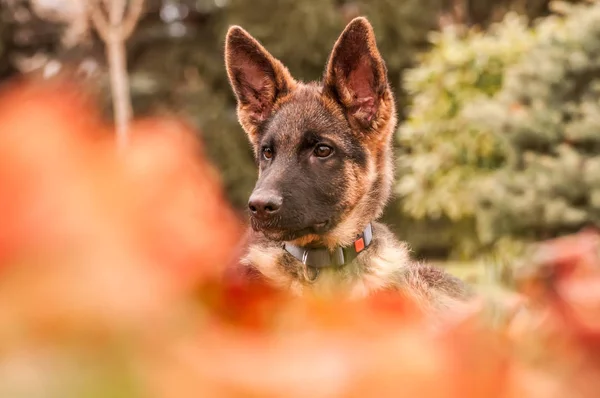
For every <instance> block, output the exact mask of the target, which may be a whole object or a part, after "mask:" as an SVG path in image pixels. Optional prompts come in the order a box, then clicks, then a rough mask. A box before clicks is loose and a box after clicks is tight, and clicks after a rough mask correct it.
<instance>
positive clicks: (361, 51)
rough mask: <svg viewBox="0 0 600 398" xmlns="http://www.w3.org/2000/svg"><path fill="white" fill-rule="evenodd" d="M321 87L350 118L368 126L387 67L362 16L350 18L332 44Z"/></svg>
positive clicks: (385, 82) (385, 86)
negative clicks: (323, 87) (323, 84)
mask: <svg viewBox="0 0 600 398" xmlns="http://www.w3.org/2000/svg"><path fill="white" fill-rule="evenodd" d="M324 83H325V89H326V90H327V91H328V92H329V93H331V94H332V95H333V96H334V98H335V99H336V100H337V101H338V102H339V103H340V104H341V105H342V106H343V107H344V109H345V110H346V112H347V114H348V115H349V116H350V118H351V120H354V121H355V122H357V123H358V125H359V126H360V127H362V128H365V129H368V128H370V127H371V126H372V125H373V123H374V122H375V119H376V118H377V116H378V111H379V107H380V105H381V100H382V97H383V96H384V95H385V93H386V90H388V88H389V86H388V80H387V68H386V66H385V62H384V61H383V58H382V57H381V54H380V53H379V50H378V49H377V44H376V42H375V34H374V33H373V28H372V27H371V24H370V23H369V21H367V19H366V18H363V17H359V18H355V19H353V20H352V21H351V22H350V23H349V24H348V26H346V29H344V31H343V32H342V34H341V35H340V37H339V39H338V40H337V42H336V43H335V46H334V47H333V51H332V52H331V56H330V57H329V61H328V63H327V69H326V71H325V79H324Z"/></svg>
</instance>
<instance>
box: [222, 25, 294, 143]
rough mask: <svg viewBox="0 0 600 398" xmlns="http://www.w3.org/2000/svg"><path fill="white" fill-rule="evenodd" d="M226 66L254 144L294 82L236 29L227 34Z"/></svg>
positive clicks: (243, 121)
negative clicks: (261, 127)
mask: <svg viewBox="0 0 600 398" xmlns="http://www.w3.org/2000/svg"><path fill="white" fill-rule="evenodd" d="M225 66H226V69H227V75H228V77H229V81H230V83H231V87H232V88H233V91H234V93H235V96H236V98H237V102H238V116H239V119H240V122H241V124H242V126H243V127H244V129H245V130H246V132H247V133H248V135H249V137H250V140H251V141H252V142H253V143H254V144H256V140H257V138H258V137H257V136H256V135H257V133H256V131H257V130H258V127H259V126H260V125H261V124H262V123H263V122H264V121H265V120H266V119H267V118H268V117H269V116H270V114H271V113H272V111H273V108H274V106H275V104H276V102H277V101H278V100H279V99H280V98H281V97H283V96H284V95H286V94H287V93H289V92H290V91H291V90H292V89H293V88H294V87H295V85H296V82H295V80H294V79H293V78H292V76H291V75H290V73H289V71H288V70H287V68H285V67H284V66H283V64H282V63H281V62H280V61H279V60H277V59H276V58H274V57H273V56H272V55H271V54H270V53H269V52H268V51H267V50H266V49H265V48H264V47H263V46H262V45H261V44H260V43H259V42H258V41H257V40H256V39H255V38H254V37H252V36H251V35H250V34H249V33H248V32H246V31H245V30H244V29H242V28H241V27H239V26H232V27H231V28H230V29H229V31H228V32H227V37H226V40H225Z"/></svg>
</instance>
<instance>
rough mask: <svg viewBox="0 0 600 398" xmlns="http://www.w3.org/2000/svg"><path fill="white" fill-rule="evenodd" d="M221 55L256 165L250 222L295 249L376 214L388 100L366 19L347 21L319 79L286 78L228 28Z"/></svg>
mask: <svg viewBox="0 0 600 398" xmlns="http://www.w3.org/2000/svg"><path fill="white" fill-rule="evenodd" d="M299 40H301V39H299ZM225 61H226V67H227V73H228V76H229V80H230V83H231V86H232V88H233V91H234V93H235V95H236V98H237V102H238V108H237V110H238V118H239V121H240V123H241V125H242V127H243V128H244V130H245V131H246V133H247V134H248V137H249V139H250V142H251V143H252V146H253V148H254V153H255V158H256V162H257V164H258V167H259V178H258V181H257V183H256V187H255V188H254V191H253V193H252V195H251V196H250V200H249V203H248V206H249V209H250V212H251V220H252V226H253V228H254V229H256V230H260V231H262V232H264V233H265V235H266V236H268V237H269V238H271V239H274V240H281V241H284V240H285V241H294V242H295V243H297V244H303V245H306V244H311V243H315V244H324V245H327V246H334V245H337V244H348V243H350V242H352V240H354V239H355V237H356V234H357V233H359V232H361V231H362V229H363V228H364V227H365V225H366V224H367V223H368V222H370V221H371V220H372V219H374V218H376V217H379V216H380V215H381V212H382V211H383V207H384V205H385V202H386V200H387V199H388V197H389V195H390V190H391V184H392V175H393V169H392V155H391V137H392V133H393V130H394V128H395V124H396V112H395V105H394V99H393V95H392V92H391V90H390V86H389V84H388V80H387V70H386V67H385V63H384V61H383V59H382V58H381V55H380V54H379V51H378V49H377V45H376V43H375V36H374V34H373V29H372V27H371V25H370V24H369V22H368V21H367V20H366V19H365V18H356V19H354V20H353V21H352V22H350V23H349V24H348V26H347V27H346V28H345V30H344V31H343V33H342V34H341V36H340V37H339V39H338V40H337V42H336V43H335V45H334V47H333V50H332V52H331V55H330V57H329V61H328V63H327V66H326V68H325V73H324V78H323V81H322V82H320V83H309V84H304V83H301V82H298V81H296V80H294V79H293V78H292V76H291V75H290V73H289V71H288V70H287V69H286V68H285V67H284V66H283V65H282V63H281V62H280V61H278V60H277V59H275V58H274V57H273V56H272V55H271V54H269V52H267V50H266V49H265V48H264V47H263V46H262V45H261V44H260V43H259V42H258V41H256V40H255V39H254V38H253V37H252V36H251V35H250V34H249V33H248V32H246V31H245V30H243V29H242V28H240V27H237V26H234V27H231V28H230V29H229V32H228V33H227V39H226V48H225Z"/></svg>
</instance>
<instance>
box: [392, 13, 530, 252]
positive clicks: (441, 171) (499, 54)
mask: <svg viewBox="0 0 600 398" xmlns="http://www.w3.org/2000/svg"><path fill="white" fill-rule="evenodd" d="M431 41H432V44H433V48H432V49H431V50H430V51H429V52H427V53H426V54H424V55H423V56H422V57H421V59H420V62H419V65H418V66H417V67H415V68H413V69H410V70H408V71H407V72H406V74H405V88H406V90H407V91H408V93H409V95H410V98H411V101H412V103H411V106H410V108H409V109H410V111H409V113H408V117H407V119H406V121H405V122H404V123H403V124H402V125H401V127H400V129H399V131H398V141H399V143H400V145H401V148H402V151H403V153H402V154H401V156H399V160H398V183H397V187H396V191H397V193H398V194H399V196H400V198H401V200H400V201H399V204H400V206H401V211H402V212H404V213H405V214H406V215H407V216H408V217H411V218H414V219H416V220H422V221H423V222H425V223H427V224H431V222H432V220H439V219H446V220H447V221H448V223H447V225H446V228H449V232H448V234H449V235H450V239H451V243H452V245H453V247H454V253H453V254H455V255H456V256H459V257H460V256H472V255H473V251H474V250H476V249H477V244H476V240H477V239H476V234H475V229H474V222H473V217H474V211H475V205H476V199H475V196H474V195H473V190H474V187H475V186H476V184H477V182H478V181H479V180H480V178H482V177H483V176H486V175H488V174H489V173H490V171H491V170H494V169H496V168H498V167H499V166H500V165H501V164H502V163H503V161H504V150H503V147H502V145H501V141H500V140H499V139H497V137H496V136H495V135H494V134H493V133H492V132H491V131H490V130H489V129H482V128H477V127H475V126H474V125H473V124H472V123H471V122H470V121H469V120H468V119H466V118H465V116H464V114H463V111H464V108H465V106H466V105H468V104H470V103H471V102H472V101H475V100H477V99H481V98H490V97H492V96H493V95H494V94H495V93H496V92H497V91H498V90H500V88H501V87H502V82H503V73H504V71H505V69H506V68H507V67H508V66H510V65H512V64H514V63H515V62H516V61H517V60H519V59H520V57H521V56H522V55H523V54H524V53H525V52H527V51H528V49H529V48H530V47H531V45H532V43H533V42H534V35H533V33H532V32H531V31H530V30H529V29H528V26H527V21H526V19H525V18H523V17H520V16H517V15H516V14H512V13H511V14H508V15H507V17H506V18H505V19H504V20H503V21H502V22H501V23H497V24H494V25H492V26H491V27H490V28H489V30H487V31H482V30H480V29H475V28H473V29H465V28H462V27H460V26H451V27H449V28H447V29H444V30H443V31H441V32H439V33H436V34H433V35H432V37H431ZM432 226H433V224H432Z"/></svg>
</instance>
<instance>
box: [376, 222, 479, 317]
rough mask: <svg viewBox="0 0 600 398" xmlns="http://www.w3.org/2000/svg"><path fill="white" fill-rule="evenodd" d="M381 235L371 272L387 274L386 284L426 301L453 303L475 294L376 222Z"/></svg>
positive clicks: (377, 231)
mask: <svg viewBox="0 0 600 398" xmlns="http://www.w3.org/2000/svg"><path fill="white" fill-rule="evenodd" d="M373 227H374V235H375V236H376V237H377V239H376V241H375V244H374V246H375V247H374V250H373V255H372V256H370V257H369V258H368V266H367V273H371V274H376V275H381V276H383V279H386V280H383V281H382V283H387V284H391V285H390V287H391V288H392V289H398V290H403V291H407V293H410V294H411V295H412V296H413V297H415V298H416V299H418V300H419V301H422V302H427V303H432V304H434V305H437V306H444V307H446V306H449V305H450V303H451V302H454V301H464V300H467V299H469V298H471V297H472V296H473V295H474V293H473V291H472V290H471V288H470V287H469V286H468V285H467V284H466V283H465V282H463V281H462V280H461V279H459V278H457V277H455V276H453V275H452V274H450V273H448V272H446V271H445V270H444V269H442V268H439V267H436V266H433V265H429V264H425V263H422V262H417V261H414V260H413V259H412V258H411V255H410V249H409V247H408V245H407V244H406V243H405V242H402V241H399V240H398V239H397V238H396V236H395V235H394V234H393V233H392V232H391V231H390V230H389V229H388V228H387V227H386V226H385V225H383V224H381V223H374V225H373Z"/></svg>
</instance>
